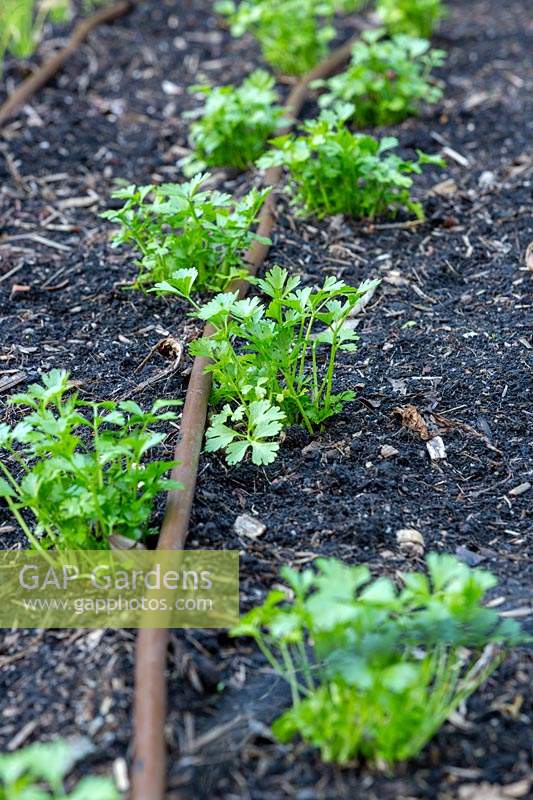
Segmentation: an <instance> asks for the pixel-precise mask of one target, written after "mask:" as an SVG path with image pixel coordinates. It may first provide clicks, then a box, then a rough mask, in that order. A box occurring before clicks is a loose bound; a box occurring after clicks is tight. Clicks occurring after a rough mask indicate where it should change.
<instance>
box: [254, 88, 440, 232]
mask: <svg viewBox="0 0 533 800" xmlns="http://www.w3.org/2000/svg"><path fill="white" fill-rule="evenodd" d="M353 113H354V107H353V106H352V105H350V104H343V105H339V106H338V107H337V108H336V110H335V112H333V111H329V110H324V111H322V113H321V114H320V117H319V118H318V119H314V120H308V121H307V122H304V123H303V125H302V129H303V131H304V134H305V135H303V136H297V135H295V134H288V135H286V136H278V137H277V138H276V139H273V140H272V141H271V144H272V148H273V149H272V150H271V151H269V152H267V153H265V155H264V156H261V158H260V159H259V161H258V162H257V163H258V166H260V167H262V168H266V167H271V166H273V165H280V164H281V165H285V166H286V167H287V168H288V170H289V174H290V178H291V180H290V185H289V191H290V193H291V195H292V202H293V204H294V205H296V206H297V208H298V209H299V211H300V213H302V214H315V215H316V216H317V217H324V216H326V215H328V214H348V215H350V216H352V217H355V218H367V219H374V218H375V217H376V216H380V215H384V214H389V215H394V214H395V213H396V212H397V211H398V210H399V209H406V210H407V211H410V212H412V213H414V214H415V216H416V217H417V218H418V219H423V218H424V212H423V209H422V206H421V205H420V203H418V202H415V201H414V200H413V199H412V198H411V194H410V188H411V186H412V183H413V181H412V179H411V178H410V177H409V174H410V173H420V172H421V171H422V170H421V166H422V165H423V164H436V165H438V166H443V165H444V162H443V160H442V159H441V158H438V157H436V156H429V155H426V154H425V153H422V152H420V151H418V160H417V161H408V160H406V159H403V158H401V157H400V156H398V155H396V154H395V153H391V152H390V150H391V149H392V148H394V147H396V145H397V144H398V140H397V139H395V138H394V137H393V136H386V137H384V138H383V139H381V140H377V139H374V138H373V137H372V136H367V135H363V134H354V133H352V132H351V131H349V130H348V128H346V126H345V121H346V120H347V119H349V118H350V117H351V116H352V115H353Z"/></svg>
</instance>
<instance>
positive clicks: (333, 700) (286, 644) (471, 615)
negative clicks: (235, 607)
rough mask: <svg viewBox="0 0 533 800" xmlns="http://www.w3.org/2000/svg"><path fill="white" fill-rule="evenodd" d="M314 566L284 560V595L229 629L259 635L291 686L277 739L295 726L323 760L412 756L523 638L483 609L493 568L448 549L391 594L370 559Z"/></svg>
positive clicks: (275, 594) (388, 582)
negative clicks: (475, 565)
mask: <svg viewBox="0 0 533 800" xmlns="http://www.w3.org/2000/svg"><path fill="white" fill-rule="evenodd" d="M316 567H317V569H316V571H312V570H310V569H307V570H305V571H303V572H300V573H298V572H295V571H294V570H292V569H290V568H288V567H285V568H284V569H283V570H282V576H283V577H284V579H285V580H286V582H287V584H288V586H289V587H290V593H291V599H290V600H289V599H287V596H286V594H285V592H283V591H281V590H279V589H276V590H274V591H272V592H270V593H269V595H268V596H267V598H266V600H265V602H264V603H263V605H261V606H259V607H258V608H255V609H253V610H252V611H250V612H248V613H247V614H245V615H244V616H243V617H242V619H241V622H240V624H239V625H238V626H237V627H236V628H234V629H233V631H232V633H233V635H234V636H251V637H252V638H253V639H255V641H256V642H257V644H258V646H259V648H260V649H261V651H262V652H263V654H264V655H265V657H266V658H267V660H268V662H269V663H270V665H271V666H272V667H273V669H274V670H275V671H276V672H278V673H279V674H280V675H282V676H283V677H284V678H285V679H286V680H287V681H288V683H289V685H290V687H291V693H292V708H291V709H290V710H288V711H287V712H286V713H284V714H283V715H282V716H281V717H280V718H278V719H277V720H276V721H275V723H274V726H273V730H274V733H275V735H276V736H277V737H278V738H279V739H280V740H281V741H283V742H286V741H289V740H290V739H292V738H293V737H294V736H295V735H296V734H299V735H300V736H301V737H302V738H303V739H304V741H306V742H308V743H309V744H311V745H313V746H314V747H317V748H319V749H320V752H321V755H322V758H323V759H324V760H325V761H334V762H338V763H341V764H344V763H347V762H349V761H351V760H353V759H355V758H358V757H361V756H362V757H364V758H365V759H367V760H369V761H372V762H377V763H382V762H394V761H403V760H405V759H408V758H411V757H412V756H415V755H416V754H417V753H418V752H419V751H420V750H421V749H422V748H423V747H424V746H425V745H426V744H427V742H428V741H429V740H430V739H431V738H432V737H433V736H434V735H435V733H436V732H437V731H438V730H439V728H440V727H441V726H442V724H443V723H444V722H445V721H446V719H447V718H448V717H449V715H450V714H451V713H452V712H453V711H454V710H455V709H456V708H457V707H458V706H459V704H460V703H461V702H463V701H464V700H466V699H467V698H468V697H469V696H470V695H471V694H472V692H474V691H475V690H476V689H477V688H478V686H479V685H480V684H481V683H483V681H484V680H485V679H486V678H487V677H488V676H489V675H490V674H491V673H492V672H493V670H494V669H495V668H496V667H497V666H498V664H499V663H500V662H501V661H502V659H503V657H504V655H505V649H506V648H508V647H509V646H511V645H513V644H515V643H517V642H518V641H520V640H521V638H522V636H521V633H520V628H519V626H518V625H517V624H516V623H515V622H514V621H512V620H508V619H507V620H504V621H502V620H500V619H499V617H498V615H497V613H496V612H495V611H494V610H492V609H489V608H487V607H485V606H483V605H482V601H483V598H484V595H485V594H486V592H487V590H488V589H490V588H492V587H493V586H495V584H496V579H495V578H494V576H493V575H491V573H489V572H485V571H483V570H479V569H470V568H469V567H467V566H466V565H465V564H463V563H462V562H460V561H459V560H458V559H456V558H455V557H454V556H450V555H440V554H436V553H432V554H430V555H429V556H428V557H427V567H428V575H424V574H422V573H415V572H410V573H405V574H403V575H402V576H401V578H402V587H401V589H399V590H398V589H397V588H396V586H395V585H394V583H393V582H392V581H391V580H389V579H388V578H383V577H382V578H377V579H376V580H374V581H371V580H370V572H369V570H368V568H367V567H366V566H349V565H346V564H344V563H342V562H341V561H338V560H336V559H333V558H330V559H318V560H317V562H316Z"/></svg>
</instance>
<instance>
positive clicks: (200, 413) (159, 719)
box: [131, 39, 355, 800]
mask: <svg viewBox="0 0 533 800" xmlns="http://www.w3.org/2000/svg"><path fill="white" fill-rule="evenodd" d="M354 41H355V39H351V40H350V41H348V42H346V43H345V44H344V45H342V46H341V47H339V48H338V49H337V50H335V51H334V52H333V53H332V54H331V55H330V56H329V58H327V59H326V60H325V61H323V62H322V63H321V64H318V66H316V67H315V68H314V69H313V70H311V72H309V73H308V74H307V75H305V76H304V77H303V78H302V79H301V80H300V81H299V82H298V83H297V84H296V86H295V87H294V88H293V90H292V91H291V93H290V95H289V97H288V99H287V102H286V104H285V115H286V116H287V117H288V118H289V119H290V120H291V123H290V124H289V127H288V129H290V127H292V124H293V123H294V121H295V120H296V118H297V117H298V116H299V114H300V112H301V110H302V107H303V105H304V103H305V100H306V98H307V95H308V91H309V84H310V83H311V82H312V81H314V80H317V79H319V78H322V79H323V78H327V77H329V76H330V75H332V74H333V73H334V72H336V71H337V70H338V69H339V68H340V67H341V66H342V65H343V64H344V62H345V61H347V60H348V58H349V57H350V54H351V51H352V47H353V44H354ZM288 129H287V130H288ZM280 180H281V168H280V167H273V168H271V169H269V170H267V172H266V174H265V179H264V185H266V186H272V187H274V186H276V185H277V184H278V183H279V182H280ZM275 222H276V214H275V199H274V192H272V193H271V194H270V195H269V196H268V197H267V199H266V201H265V203H264V205H263V207H262V209H261V212H260V215H259V226H258V230H257V232H258V234H259V235H260V236H265V237H267V238H268V237H269V236H270V234H271V233H272V230H273V228H274V225H275ZM268 249H269V248H268V245H264V244H261V243H260V242H257V241H255V242H254V243H253V244H252V246H251V247H250V249H249V250H248V252H247V253H246V256H245V260H246V262H247V265H248V267H249V272H250V274H251V275H255V273H256V272H257V270H258V269H259V267H260V266H261V264H262V263H263V261H264V260H265V258H266V255H267V253H268ZM230 290H233V291H236V290H238V292H239V295H240V296H241V297H244V295H245V294H246V292H247V290H248V284H247V283H246V281H236V282H234V283H233V284H232V285H231V286H230ZM211 332H212V329H211V328H210V327H209V325H207V326H206V328H205V329H204V336H208V335H209V334H210V333H211ZM207 364H208V359H206V358H202V357H199V356H198V357H197V358H195V360H194V363H193V367H192V372H191V376H190V379H189V385H188V388H187V394H186V397H185V404H184V407H183V415H182V419H181V426H180V431H181V433H180V438H179V440H178V443H177V445H176V449H175V453H174V457H175V459H176V461H179V462H180V463H179V464H178V465H177V466H176V467H175V468H174V469H173V471H172V478H173V479H174V480H177V481H179V482H180V483H181V484H182V486H183V489H181V490H178V491H175V490H174V491H170V492H169V494H168V499H167V506H166V510H165V518H164V520H163V525H162V527H161V533H160V536H159V541H158V545H157V546H158V549H159V550H181V549H183V548H184V546H185V542H186V539H187V534H188V527H189V519H190V515H191V508H192V503H193V499H194V492H195V488H196V477H197V471H198V460H199V457H200V451H201V448H202V440H203V435H204V429H205V423H206V417H207V405H208V400H209V393H210V390H211V375H210V374H206V372H205V367H206V365H207ZM168 635H169V634H168V630H166V629H163V628H157V629H146V628H145V629H141V630H139V633H138V638H137V654H136V663H135V700H134V755H133V765H132V793H131V800H163V797H164V794H165V787H166V747H165V720H166V711H167V709H166V704H167V698H166V681H165V662H166V655H167V645H168Z"/></svg>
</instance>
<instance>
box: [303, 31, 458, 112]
mask: <svg viewBox="0 0 533 800" xmlns="http://www.w3.org/2000/svg"><path fill="white" fill-rule="evenodd" d="M383 33H384V32H383V30H373V31H367V32H366V33H364V34H363V35H362V37H361V40H360V41H358V42H357V43H356V44H355V45H354V47H353V50H352V60H351V63H350V65H349V67H348V69H347V70H346V71H345V72H342V73H340V74H339V75H335V76H334V77H332V78H330V79H329V80H328V81H320V82H317V83H316V84H315V86H323V87H325V88H326V90H327V92H326V94H323V95H322V96H321V97H320V99H319V103H320V105H321V106H322V107H324V108H325V107H328V106H334V105H335V104H336V103H338V102H343V103H352V104H353V113H352V116H351V119H352V120H354V121H355V122H356V123H357V124H358V125H360V126H365V125H392V124H394V123H397V122H401V120H403V119H405V117H408V116H410V115H415V114H417V113H418V112H419V110H420V107H421V105H422V103H436V102H437V101H438V100H439V99H440V97H441V96H442V90H441V89H440V88H439V86H437V85H436V84H435V83H434V82H431V81H430V77H429V76H430V72H431V70H432V69H433V67H438V66H441V65H442V64H443V62H444V57H445V53H444V51H443V50H430V46H429V42H428V41H427V40H426V39H418V38H416V37H413V36H406V35H403V34H398V35H396V36H393V37H392V39H390V40H382V37H383Z"/></svg>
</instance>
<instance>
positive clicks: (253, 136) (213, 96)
mask: <svg viewBox="0 0 533 800" xmlns="http://www.w3.org/2000/svg"><path fill="white" fill-rule="evenodd" d="M190 91H191V92H195V93H202V94H204V95H205V96H206V102H205V106H204V108H203V110H202V113H201V116H200V118H199V119H197V120H196V121H195V122H193V124H192V125H191V127H190V132H189V138H190V142H191V145H192V147H193V150H194V152H193V153H192V154H191V155H190V156H187V157H186V158H184V159H183V160H182V162H181V164H182V166H183V171H184V172H185V174H186V175H194V174H195V173H197V172H201V171H202V170H205V169H206V168H208V167H235V168H237V169H247V168H248V167H250V166H251V165H252V164H253V163H254V161H256V160H257V159H258V158H259V156H260V155H261V153H262V152H263V151H264V149H265V143H266V140H267V139H268V137H269V136H271V135H272V134H273V133H274V131H276V129H279V128H281V127H283V125H284V124H285V122H286V120H284V119H283V108H282V107H281V106H278V105H276V104H275V103H276V92H275V90H274V79H273V78H272V77H271V76H270V75H269V74H268V72H265V70H262V69H258V70H256V71H255V72H253V73H252V74H251V75H249V76H248V78H246V80H245V81H244V82H243V84H242V85H241V86H238V87H235V86H221V87H219V88H215V89H212V88H210V87H209V86H193V87H191V89H190ZM186 116H187V117H192V118H195V117H197V116H198V112H196V111H191V112H188V113H187V114H186Z"/></svg>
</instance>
